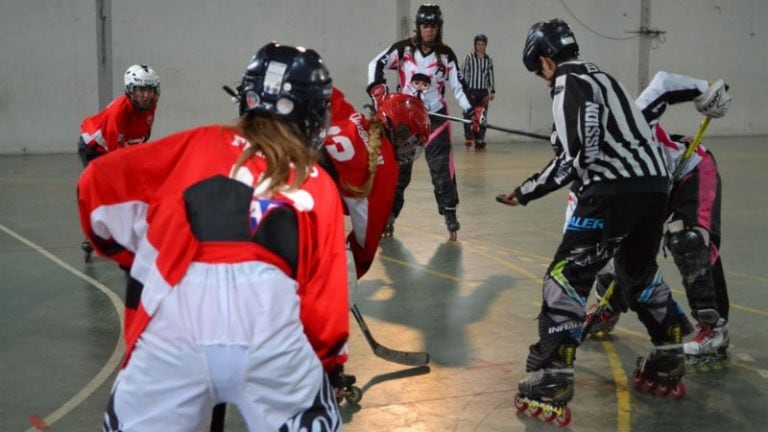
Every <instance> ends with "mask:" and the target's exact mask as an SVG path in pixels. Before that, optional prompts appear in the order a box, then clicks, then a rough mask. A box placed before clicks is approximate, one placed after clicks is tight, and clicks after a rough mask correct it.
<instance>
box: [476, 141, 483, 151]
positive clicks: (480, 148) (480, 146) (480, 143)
mask: <svg viewBox="0 0 768 432" xmlns="http://www.w3.org/2000/svg"><path fill="white" fill-rule="evenodd" d="M485 147H486V144H485V141H475V151H485Z"/></svg>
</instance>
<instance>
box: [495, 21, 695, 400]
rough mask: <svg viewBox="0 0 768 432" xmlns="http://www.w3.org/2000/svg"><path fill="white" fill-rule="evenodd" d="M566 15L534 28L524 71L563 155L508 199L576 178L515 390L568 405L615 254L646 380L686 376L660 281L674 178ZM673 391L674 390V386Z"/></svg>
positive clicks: (675, 322) (524, 199)
mask: <svg viewBox="0 0 768 432" xmlns="http://www.w3.org/2000/svg"><path fill="white" fill-rule="evenodd" d="M578 57H579V45H578V44H577V43H576V38H575V37H574V35H573V32H572V31H571V29H570V27H569V26H568V24H566V23H565V22H564V21H562V20H559V19H554V20H551V21H547V22H539V23H536V24H534V25H533V26H532V27H531V29H530V30H529V32H528V36H527V38H526V43H525V48H524V50H523V63H524V64H525V66H526V68H527V69H528V70H529V71H531V72H534V73H536V75H538V76H540V77H542V78H544V79H545V80H546V82H547V84H548V85H549V87H550V95H551V96H552V111H553V115H554V121H555V132H556V136H554V137H553V140H559V142H560V143H561V144H562V151H560V152H559V154H557V155H556V156H555V158H554V159H553V160H552V161H551V162H550V164H549V165H547V167H546V168H544V170H542V171H540V172H539V173H536V174H534V175H533V176H532V177H531V178H529V179H528V180H526V181H525V182H523V183H522V184H521V185H520V186H519V187H517V188H516V189H515V191H514V192H512V193H511V194H508V195H500V196H499V197H497V200H499V201H500V202H502V203H504V204H508V205H512V206H516V205H525V204H527V203H528V202H529V201H532V200H534V199H536V198H540V197H542V196H544V195H546V194H547V193H549V192H552V191H554V190H556V189H559V188H560V187H563V186H566V185H567V184H569V183H570V182H571V181H574V180H576V181H578V182H579V184H580V187H579V188H578V191H577V195H578V199H579V200H578V203H577V205H576V208H575V210H574V212H573V216H571V218H570V219H569V220H568V225H567V227H566V230H565V233H564V234H563V239H562V241H561V243H560V246H559V247H558V249H557V251H556V252H555V256H554V258H553V260H552V262H551V264H550V266H549V268H548V269H547V272H546V275H545V276H544V283H543V295H542V298H543V304H542V308H541V314H540V315H539V323H538V333H539V340H538V341H537V342H536V344H534V345H532V346H531V349H530V352H529V354H528V359H527V361H526V372H529V375H527V376H526V378H524V379H523V380H522V381H520V383H519V384H518V390H519V391H520V393H521V394H523V395H525V396H526V397H528V398H529V399H536V400H555V402H556V403H558V404H560V405H564V404H565V403H567V402H568V400H569V399H570V398H571V397H572V396H573V370H574V369H573V361H574V359H575V358H576V356H575V351H576V347H577V346H578V345H579V344H580V333H581V329H582V324H583V322H584V318H585V305H586V299H587V297H589V292H590V290H591V287H592V284H593V282H594V280H595V276H596V274H597V272H598V271H599V270H600V269H601V268H603V267H604V266H605V264H606V263H607V262H608V261H609V260H610V259H611V258H613V259H614V263H615V265H616V281H617V285H616V286H617V289H621V290H622V293H623V294H625V295H626V296H627V298H628V300H629V304H630V305H631V308H632V310H634V311H635V312H637V316H638V318H639V319H640V321H641V322H642V323H643V324H644V325H645V327H646V330H647V331H648V335H649V336H650V339H651V342H652V343H653V345H654V350H653V351H652V352H651V353H650V354H649V355H647V356H645V357H642V358H641V359H640V360H638V364H639V365H642V366H641V368H640V369H638V371H637V372H636V373H637V374H638V377H639V379H642V380H644V381H649V382H654V383H656V384H659V383H665V384H664V385H670V386H674V385H676V384H677V382H678V381H679V380H680V378H681V377H682V375H683V374H684V373H685V368H684V363H683V356H682V354H683V353H682V345H681V327H680V318H679V317H678V315H677V312H676V305H675V302H674V300H673V299H672V294H671V292H670V290H669V287H668V286H667V284H666V283H664V282H663V281H662V279H661V274H660V273H659V267H658V264H657V263H656V255H657V254H658V252H659V248H660V243H661V236H662V231H663V225H664V220H665V218H666V212H667V200H668V191H669V186H670V174H669V172H668V170H667V165H666V163H665V159H664V155H663V150H662V148H661V146H660V144H659V143H658V142H657V141H656V139H654V137H653V134H652V132H651V129H650V127H649V126H648V123H647V122H646V120H645V118H644V117H643V114H642V113H641V112H640V109H639V108H638V107H637V105H635V103H634V102H633V99H632V98H630V97H629V95H628V93H627V90H626V89H625V87H624V86H623V85H622V84H621V83H619V82H618V81H617V80H616V79H614V78H613V77H612V76H611V75H609V74H607V73H606V72H604V71H602V70H601V69H600V68H599V67H597V66H596V65H595V64H593V63H590V62H585V61H581V60H579V58H578ZM674 388H676V387H674Z"/></svg>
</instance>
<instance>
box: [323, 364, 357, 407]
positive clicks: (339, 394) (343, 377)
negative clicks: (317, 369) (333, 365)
mask: <svg viewBox="0 0 768 432" xmlns="http://www.w3.org/2000/svg"><path fill="white" fill-rule="evenodd" d="M329 379H330V381H331V386H332V387H333V392H334V393H335V395H336V403H341V401H343V400H346V401H347V403H348V404H350V405H357V404H359V403H360V401H361V400H362V399H363V390H361V389H360V387H357V386H356V385H354V384H355V383H356V382H357V378H356V377H355V376H354V375H348V374H345V373H344V372H336V373H332V374H330V375H329Z"/></svg>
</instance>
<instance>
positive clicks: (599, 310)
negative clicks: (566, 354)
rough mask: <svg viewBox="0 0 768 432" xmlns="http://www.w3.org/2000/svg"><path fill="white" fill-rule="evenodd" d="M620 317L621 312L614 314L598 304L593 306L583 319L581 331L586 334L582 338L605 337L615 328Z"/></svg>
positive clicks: (609, 309) (608, 308)
mask: <svg viewBox="0 0 768 432" xmlns="http://www.w3.org/2000/svg"><path fill="white" fill-rule="evenodd" d="M620 316H621V312H614V311H613V310H611V308H610V307H607V306H600V304H599V303H595V304H593V305H592V306H590V308H589V312H587V316H586V318H585V319H584V327H583V331H584V332H585V333H586V334H585V335H584V337H585V338H586V337H587V336H592V337H597V338H604V337H607V336H608V334H609V333H611V332H612V331H613V329H614V327H616V323H618V322H619V317H620Z"/></svg>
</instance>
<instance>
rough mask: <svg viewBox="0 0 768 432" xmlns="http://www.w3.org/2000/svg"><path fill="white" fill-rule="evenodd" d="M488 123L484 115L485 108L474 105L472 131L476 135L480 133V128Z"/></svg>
mask: <svg viewBox="0 0 768 432" xmlns="http://www.w3.org/2000/svg"><path fill="white" fill-rule="evenodd" d="M487 123H488V119H487V118H486V117H485V108H483V107H482V106H479V107H475V110H474V112H473V113H472V133H473V134H475V135H477V134H479V133H480V128H481V127H484V126H485V125H486V124H487Z"/></svg>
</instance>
